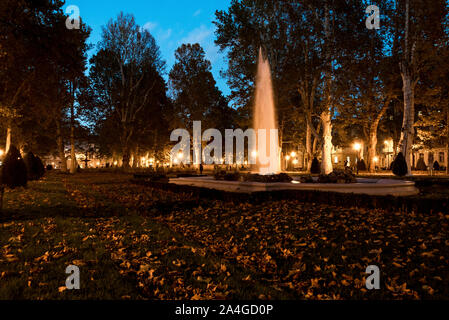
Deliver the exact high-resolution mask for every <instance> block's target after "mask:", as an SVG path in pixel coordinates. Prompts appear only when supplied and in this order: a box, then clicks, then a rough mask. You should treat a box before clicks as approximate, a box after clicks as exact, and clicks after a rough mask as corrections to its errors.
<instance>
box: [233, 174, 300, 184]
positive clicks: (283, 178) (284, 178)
mask: <svg viewBox="0 0 449 320" xmlns="http://www.w3.org/2000/svg"><path fill="white" fill-rule="evenodd" d="M241 180H243V181H246V182H262V183H276V182H291V181H292V180H293V179H292V177H290V176H289V175H288V174H286V173H280V174H272V175H260V174H251V173H248V174H246V175H243V176H242V179H241Z"/></svg>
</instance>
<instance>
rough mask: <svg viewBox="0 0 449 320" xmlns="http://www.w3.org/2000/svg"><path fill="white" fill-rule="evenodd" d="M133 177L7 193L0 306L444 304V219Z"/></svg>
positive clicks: (448, 289) (68, 181)
mask: <svg viewBox="0 0 449 320" xmlns="http://www.w3.org/2000/svg"><path fill="white" fill-rule="evenodd" d="M130 179H131V176H130V175H126V174H118V173H117V174H113V173H100V172H97V173H95V172H90V173H80V174H77V175H74V176H70V175H62V174H58V173H56V172H54V173H51V174H49V175H47V177H45V178H44V180H42V181H39V182H31V183H30V184H29V187H28V188H27V189H22V190H14V191H9V192H7V193H6V194H5V199H4V210H3V213H2V216H1V218H0V246H1V250H2V251H1V255H0V284H1V285H0V299H168V300H172V299H419V298H424V299H435V298H444V299H448V298H449V283H448V279H449V268H448V267H449V266H448V256H449V240H448V239H447V234H448V221H449V215H448V213H447V212H446V213H435V214H432V215H429V214H427V215H423V214H419V213H398V212H388V211H384V210H366V209H359V208H350V207H348V208H340V207H333V206H328V205H318V204H313V203H300V202H298V201H295V200H283V201H269V202H268V201H267V202H263V203H253V204H251V203H225V202H223V201H216V200H208V199H192V195H191V194H183V193H180V194H175V193H172V192H169V191H162V190H158V189H153V188H148V187H144V186H140V185H135V184H132V183H131V182H130ZM186 204H188V205H186ZM69 264H75V265H78V266H79V267H80V270H81V290H79V291H68V290H64V286H65V279H66V277H67V275H66V274H65V273H64V271H65V268H66V267H67V266H68V265H69ZM369 265H377V266H379V268H380V270H381V290H378V291H368V290H367V289H366V288H365V278H366V276H367V275H366V273H365V270H366V267H368V266H369Z"/></svg>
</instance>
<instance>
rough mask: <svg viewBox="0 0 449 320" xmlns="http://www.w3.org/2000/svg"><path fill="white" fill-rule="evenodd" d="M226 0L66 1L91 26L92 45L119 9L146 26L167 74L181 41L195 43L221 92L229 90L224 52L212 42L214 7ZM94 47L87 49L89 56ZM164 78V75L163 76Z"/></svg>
mask: <svg viewBox="0 0 449 320" xmlns="http://www.w3.org/2000/svg"><path fill="white" fill-rule="evenodd" d="M229 4H230V0H195V1H188V0H67V1H66V6H65V7H64V10H65V8H66V7H67V6H69V5H76V6H78V7H79V9H80V16H81V18H82V19H83V21H84V22H85V23H86V24H87V25H89V26H90V27H91V28H92V34H91V37H90V39H89V42H90V43H92V44H94V45H96V43H97V42H98V41H99V40H100V39H101V33H102V26H104V25H106V23H107V22H108V21H109V19H111V18H114V19H115V18H116V17H117V15H118V14H119V13H120V11H123V12H124V13H131V14H133V15H134V17H135V18H136V21H137V23H138V24H139V25H140V26H143V27H145V28H147V29H148V30H149V31H150V32H151V34H152V35H153V36H154V37H155V38H156V41H157V43H158V45H159V47H160V49H161V53H162V57H163V59H164V60H165V61H166V62H167V70H166V72H167V74H168V72H169V71H170V69H171V67H172V66H173V63H174V60H175V57H174V52H175V50H176V48H178V47H179V46H180V45H181V44H183V43H196V42H198V43H199V44H201V46H202V47H203V48H204V50H205V52H206V57H207V59H208V60H210V61H211V63H212V68H213V74H214V77H215V80H216V81H217V85H218V87H219V88H220V89H221V90H222V91H223V93H224V94H225V95H228V94H229V93H230V90H229V87H228V86H227V84H226V80H225V79H223V78H221V77H220V70H223V69H225V68H226V62H225V61H224V57H225V56H224V54H221V53H219V52H218V48H217V47H216V46H215V45H214V40H215V34H214V31H215V26H214V25H213V24H212V21H213V20H214V19H215V11H216V10H226V9H227V8H228V6H229ZM95 51H96V48H95V49H94V50H92V51H91V52H90V54H91V55H92V54H93V53H94V52H95ZM165 77H166V78H167V75H166V76H165Z"/></svg>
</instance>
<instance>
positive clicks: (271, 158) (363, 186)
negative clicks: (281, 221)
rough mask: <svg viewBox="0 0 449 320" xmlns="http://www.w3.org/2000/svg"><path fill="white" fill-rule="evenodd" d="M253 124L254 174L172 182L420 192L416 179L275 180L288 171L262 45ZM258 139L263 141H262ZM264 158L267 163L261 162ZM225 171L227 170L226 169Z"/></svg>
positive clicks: (229, 187) (230, 187) (248, 189)
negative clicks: (283, 168)
mask: <svg viewBox="0 0 449 320" xmlns="http://www.w3.org/2000/svg"><path fill="white" fill-rule="evenodd" d="M253 125H254V130H255V133H256V136H257V140H258V141H257V142H256V146H255V149H256V150H248V153H249V154H250V155H252V156H253V157H257V161H256V165H254V166H253V168H252V170H251V171H252V172H253V173H255V174H249V175H246V179H243V180H242V179H238V180H232V181H229V180H226V179H225V180H221V179H218V180H216V178H214V177H211V176H209V177H185V178H173V179H170V183H173V184H177V185H185V186H192V187H201V188H208V189H216V190H222V191H227V192H237V193H252V192H261V191H262V192H263V191H265V192H266V191H279V190H304V191H306V190H314V191H324V192H338V193H358V194H370V195H393V196H409V195H416V194H417V193H419V190H418V189H417V188H416V187H415V183H414V182H411V181H400V180H399V181H398V180H389V179H357V180H356V181H357V182H356V183H350V184H345V183H343V184H342V183H335V184H332V183H316V181H315V183H302V182H301V181H300V179H299V177H295V178H293V181H290V180H291V179H292V178H291V177H288V176H287V177H288V178H289V179H290V180H289V181H287V182H284V181H280V182H278V181H276V178H277V177H283V176H286V175H285V174H280V172H281V161H280V148H279V140H278V133H277V129H278V127H277V119H276V109H275V104H274V93H273V85H272V79H271V70H270V64H269V62H268V60H267V59H266V58H265V57H264V56H263V53H262V49H260V50H259V59H258V65H257V77H256V90H255V102H254V123H253ZM260 129H265V130H261V131H264V132H265V138H266V139H265V143H264V142H263V139H260V138H261V136H260V132H259V130H260ZM259 140H261V141H262V142H260V143H259ZM262 158H264V160H267V159H268V162H266V161H264V160H262ZM261 162H264V163H267V164H262V163H261ZM224 173H225V174H226V171H225V172H224ZM236 176H238V175H236ZM250 176H252V177H254V178H255V180H254V181H253V180H248V178H249V177H250ZM240 178H241V177H240ZM261 178H262V179H261ZM270 180H271V181H270Z"/></svg>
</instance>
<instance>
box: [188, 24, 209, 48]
mask: <svg viewBox="0 0 449 320" xmlns="http://www.w3.org/2000/svg"><path fill="white" fill-rule="evenodd" d="M213 33H214V29H213V27H211V28H207V27H206V26H205V25H201V26H200V27H199V28H196V29H193V30H192V31H190V32H189V33H188V34H187V36H186V37H184V38H182V39H181V40H180V41H179V42H180V44H182V43H199V44H202V43H203V42H204V41H205V40H207V39H208V38H210V37H211V36H212V35H213Z"/></svg>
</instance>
